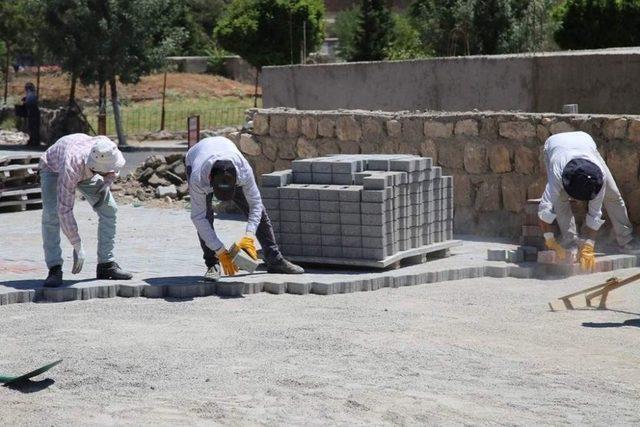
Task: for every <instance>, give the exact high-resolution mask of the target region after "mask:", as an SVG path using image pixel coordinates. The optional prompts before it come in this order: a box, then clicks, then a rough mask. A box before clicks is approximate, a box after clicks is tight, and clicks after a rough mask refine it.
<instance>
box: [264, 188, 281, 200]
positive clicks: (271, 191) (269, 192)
mask: <svg viewBox="0 0 640 427" xmlns="http://www.w3.org/2000/svg"><path fill="white" fill-rule="evenodd" d="M260 195H261V196H262V198H263V199H278V198H280V194H279V191H278V187H260Z"/></svg>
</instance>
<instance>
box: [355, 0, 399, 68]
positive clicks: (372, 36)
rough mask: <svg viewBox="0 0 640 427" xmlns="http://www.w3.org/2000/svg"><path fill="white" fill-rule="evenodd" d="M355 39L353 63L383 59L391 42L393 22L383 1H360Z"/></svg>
mask: <svg viewBox="0 0 640 427" xmlns="http://www.w3.org/2000/svg"><path fill="white" fill-rule="evenodd" d="M359 21H360V22H359V24H360V25H359V26H358V31H357V32H356V37H355V42H354V46H355V52H354V54H353V56H352V57H351V60H353V61H379V60H382V59H385V49H386V48H387V46H389V43H390V41H391V31H392V29H393V21H392V20H391V13H390V12H389V8H388V7H387V6H386V3H385V0H361V4H360V20H359Z"/></svg>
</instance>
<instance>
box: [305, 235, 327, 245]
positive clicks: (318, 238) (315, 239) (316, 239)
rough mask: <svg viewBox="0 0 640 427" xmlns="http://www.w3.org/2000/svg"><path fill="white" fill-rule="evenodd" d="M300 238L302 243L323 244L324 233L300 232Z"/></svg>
mask: <svg viewBox="0 0 640 427" xmlns="http://www.w3.org/2000/svg"><path fill="white" fill-rule="evenodd" d="M300 239H301V242H302V245H315V246H320V245H322V235H321V234H302V233H301V234H300Z"/></svg>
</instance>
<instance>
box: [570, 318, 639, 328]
mask: <svg viewBox="0 0 640 427" xmlns="http://www.w3.org/2000/svg"><path fill="white" fill-rule="evenodd" d="M582 326H584V327H585V328H620V327H623V326H633V327H636V328H640V319H629V320H625V321H624V322H621V323H619V322H601V323H597V322H584V323H582Z"/></svg>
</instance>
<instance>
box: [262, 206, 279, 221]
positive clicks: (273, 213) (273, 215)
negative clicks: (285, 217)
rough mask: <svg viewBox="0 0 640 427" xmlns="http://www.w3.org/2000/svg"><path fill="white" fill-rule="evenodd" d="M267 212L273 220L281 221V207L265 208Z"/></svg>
mask: <svg viewBox="0 0 640 427" xmlns="http://www.w3.org/2000/svg"><path fill="white" fill-rule="evenodd" d="M265 210H266V212H267V216H268V217H269V219H270V220H271V221H279V220H280V210H279V209H267V208H265Z"/></svg>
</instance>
